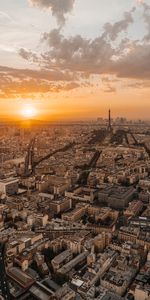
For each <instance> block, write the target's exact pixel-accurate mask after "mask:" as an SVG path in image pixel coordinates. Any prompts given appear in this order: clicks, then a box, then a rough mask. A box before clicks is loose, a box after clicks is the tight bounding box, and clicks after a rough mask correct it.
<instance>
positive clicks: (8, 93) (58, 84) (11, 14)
mask: <svg viewBox="0 0 150 300" xmlns="http://www.w3.org/2000/svg"><path fill="white" fill-rule="evenodd" d="M60 3H61V4H60ZM0 24H1V29H0V33H1V45H0V86H1V89H0V111H1V113H0V115H1V117H6V116H7V117H8V118H13V119H14V118H28V117H33V118H37V119H48V120H52V121H53V120H55V121H57V120H76V119H83V120H88V119H95V118H97V117H99V116H102V117H105V116H106V114H107V111H108V109H109V108H110V107H111V110H112V111H113V115H114V117H117V116H118V115H120V116H123V117H127V118H129V119H131V118H133V119H147V120H148V119H149V109H150V103H149V94H150V93H149V91H150V80H149V75H150V74H149V59H150V57H149V53H150V5H149V1H147V0H145V1H144V0H143V1H140V0H127V1H120V0H115V1H113V5H111V6H110V5H109V1H108V0H107V1H105V3H104V2H103V1H100V0H94V1H92V3H91V1H90V0H86V1H85V0H82V1H80V0H62V1H61V2H59V1H52V0H48V1H45V0H30V1H27V0H22V1H21V2H20V1H15V3H14V2H13V3H12V1H11V0H6V1H3V3H1V7H0ZM29 110H30V111H29Z"/></svg>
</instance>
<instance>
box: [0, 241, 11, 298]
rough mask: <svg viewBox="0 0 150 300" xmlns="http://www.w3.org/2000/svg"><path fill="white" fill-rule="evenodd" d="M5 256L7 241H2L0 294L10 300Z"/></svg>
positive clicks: (0, 246) (0, 252)
mask: <svg viewBox="0 0 150 300" xmlns="http://www.w3.org/2000/svg"><path fill="white" fill-rule="evenodd" d="M4 257H5V243H3V242H0V294H1V295H2V296H3V297H4V299H5V300H10V291H9V285H8V282H7V276H6V270H5V262H4Z"/></svg>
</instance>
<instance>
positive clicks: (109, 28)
mask: <svg viewBox="0 0 150 300" xmlns="http://www.w3.org/2000/svg"><path fill="white" fill-rule="evenodd" d="M132 12H133V10H132ZM132 12H125V13H124V18H123V19H122V20H120V21H118V22H116V23H114V24H110V23H106V24H105V25H104V31H105V35H106V36H108V37H109V38H110V39H111V40H112V41H114V40H116V38H117V37H118V35H119V34H120V33H121V32H122V31H125V30H126V29H127V28H128V26H129V25H130V24H132V23H133V17H132Z"/></svg>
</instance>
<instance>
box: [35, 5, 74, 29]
mask: <svg viewBox="0 0 150 300" xmlns="http://www.w3.org/2000/svg"><path fill="white" fill-rule="evenodd" d="M30 2H31V3H32V5H34V6H38V7H41V8H46V9H50V10H51V11H52V15H53V16H54V17H56V19H57V22H58V25H60V26H63V25H64V24H65V20H66V19H65V16H66V14H68V13H70V12H71V11H72V9H73V6H74V2H75V0H30Z"/></svg>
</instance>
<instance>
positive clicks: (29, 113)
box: [21, 104, 37, 119]
mask: <svg viewBox="0 0 150 300" xmlns="http://www.w3.org/2000/svg"><path fill="white" fill-rule="evenodd" d="M21 115H22V116H23V117H24V118H26V119H30V118H33V117H35V116H36V115H37V110H36V108H35V107H34V106H33V105H32V104H26V105H24V106H23V107H22V109H21Z"/></svg>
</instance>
